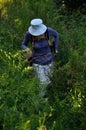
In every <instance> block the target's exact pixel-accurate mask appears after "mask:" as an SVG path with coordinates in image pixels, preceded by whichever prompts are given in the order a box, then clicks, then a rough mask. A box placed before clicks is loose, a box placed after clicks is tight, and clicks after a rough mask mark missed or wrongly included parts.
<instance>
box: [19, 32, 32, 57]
mask: <svg viewBox="0 0 86 130" xmlns="http://www.w3.org/2000/svg"><path fill="white" fill-rule="evenodd" d="M29 42H31V36H30V34H29V33H28V32H26V34H25V37H24V40H23V42H22V46H21V47H22V49H24V50H25V51H26V52H27V55H28V57H32V51H31V50H30V48H29V47H28V43H29Z"/></svg>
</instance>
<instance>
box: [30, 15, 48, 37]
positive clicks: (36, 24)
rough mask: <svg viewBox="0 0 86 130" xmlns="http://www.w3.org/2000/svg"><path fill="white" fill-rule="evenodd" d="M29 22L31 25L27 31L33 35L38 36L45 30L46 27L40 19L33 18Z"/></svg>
mask: <svg viewBox="0 0 86 130" xmlns="http://www.w3.org/2000/svg"><path fill="white" fill-rule="evenodd" d="M30 24H31V26H30V27H29V28H28V31H29V33H30V34H31V35H33V36H39V35H41V34H43V33H45V32H46V30H47V27H46V26H45V25H44V24H43V21H42V19H39V18H38V19H33V20H31V23H30Z"/></svg>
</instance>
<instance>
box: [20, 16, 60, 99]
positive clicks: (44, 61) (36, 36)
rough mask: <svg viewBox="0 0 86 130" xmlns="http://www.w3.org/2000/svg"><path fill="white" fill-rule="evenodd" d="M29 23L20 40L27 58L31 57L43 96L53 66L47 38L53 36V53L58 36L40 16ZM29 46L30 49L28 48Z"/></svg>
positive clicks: (56, 50) (56, 49)
mask: <svg viewBox="0 0 86 130" xmlns="http://www.w3.org/2000/svg"><path fill="white" fill-rule="evenodd" d="M30 24H31V25H30V26H29V28H28V31H27V32H26V34H25V37H24V40H23V42H22V49H24V50H25V51H26V53H27V55H28V58H32V65H33V67H34V69H35V71H36V73H37V76H38V79H39V81H40V87H39V88H40V91H39V93H40V96H41V97H43V96H44V95H45V94H46V87H47V86H48V84H49V83H50V79H49V75H50V74H51V73H52V70H51V69H52V66H53V55H52V52H51V49H50V46H49V38H50V37H51V36H53V37H54V47H55V54H57V53H58V41H59V36H58V32H57V31H56V30H54V29H52V28H51V27H47V26H46V25H45V24H43V20H42V19H40V18H36V19H32V20H31V22H30ZM30 44H31V45H30ZM31 46H32V49H30V47H31Z"/></svg>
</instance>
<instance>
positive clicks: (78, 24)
mask: <svg viewBox="0 0 86 130" xmlns="http://www.w3.org/2000/svg"><path fill="white" fill-rule="evenodd" d="M0 4H1V5H0V18H1V20H0V129H1V130H85V129H86V127H85V119H86V117H85V114H86V112H85V95H86V89H85V88H86V87H85V86H86V82H85V81H86V78H85V77H86V47H85V46H86V29H85V26H86V25H85V16H84V15H82V14H81V13H80V11H78V12H76V13H74V14H72V15H71V16H66V15H65V16H64V15H61V13H59V10H58V9H57V8H56V6H55V4H54V3H53V1H49V0H44V1H42V0H41V1H39V0H38V1H36V0H32V1H30V0H21V1H20V0H4V1H0ZM36 17H40V18H42V19H43V20H44V23H45V24H46V25H48V26H51V27H53V28H54V29H56V30H57V31H58V33H59V38H60V40H59V54H58V57H55V68H54V73H53V77H50V79H51V85H50V88H49V89H48V90H47V95H48V98H47V99H41V98H40V97H39V81H38V79H37V77H36V76H35V73H34V70H33V67H29V66H27V64H26V62H25V59H24V55H25V54H24V53H25V52H23V51H22V50H21V43H22V40H23V37H24V34H25V32H26V31H27V29H28V26H29V22H30V20H31V19H32V18H36Z"/></svg>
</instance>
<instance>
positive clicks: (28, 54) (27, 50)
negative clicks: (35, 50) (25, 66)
mask: <svg viewBox="0 0 86 130" xmlns="http://www.w3.org/2000/svg"><path fill="white" fill-rule="evenodd" d="M25 51H26V58H27V59H29V58H31V57H32V51H31V50H30V49H29V48H27V49H26V50H25Z"/></svg>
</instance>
